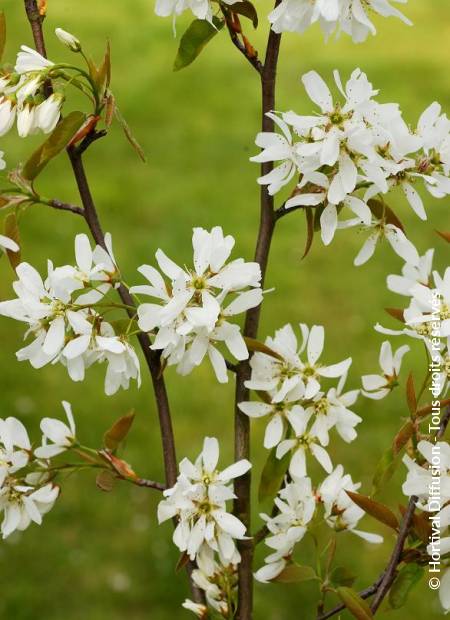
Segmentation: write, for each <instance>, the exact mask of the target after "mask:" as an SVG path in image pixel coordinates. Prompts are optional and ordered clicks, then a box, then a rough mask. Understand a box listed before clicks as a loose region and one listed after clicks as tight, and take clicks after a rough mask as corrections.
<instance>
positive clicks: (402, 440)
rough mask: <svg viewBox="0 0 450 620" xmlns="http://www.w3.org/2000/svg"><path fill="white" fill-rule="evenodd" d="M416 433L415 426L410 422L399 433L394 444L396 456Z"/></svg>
mask: <svg viewBox="0 0 450 620" xmlns="http://www.w3.org/2000/svg"><path fill="white" fill-rule="evenodd" d="M413 433H414V425H413V423H412V422H411V421H410V420H408V422H406V423H405V424H404V425H403V426H402V427H401V429H400V430H399V431H398V433H397V434H396V436H395V437H394V441H393V442H392V449H393V451H394V454H398V453H399V452H400V450H401V449H402V448H403V447H404V446H405V445H406V444H407V443H408V441H409V440H410V439H411V437H412V436H413Z"/></svg>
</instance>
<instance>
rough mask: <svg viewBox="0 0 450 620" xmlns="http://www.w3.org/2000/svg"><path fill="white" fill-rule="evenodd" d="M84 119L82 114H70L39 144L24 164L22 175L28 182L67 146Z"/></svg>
mask: <svg viewBox="0 0 450 620" xmlns="http://www.w3.org/2000/svg"><path fill="white" fill-rule="evenodd" d="M85 119H86V116H85V114H83V113H82V112H71V113H70V114H68V115H67V116H66V117H65V118H63V119H62V120H61V122H60V123H58V125H57V126H56V128H55V129H54V130H53V132H52V133H51V135H50V137H48V138H47V140H46V141H45V142H44V143H43V144H41V146H40V147H39V148H38V149H37V150H36V151H35V152H34V153H33V155H32V156H31V157H30V159H29V160H28V161H27V163H26V164H25V166H24V168H23V170H22V174H23V176H24V177H25V178H27V179H29V180H30V181H32V180H34V179H35V178H36V177H37V176H38V175H39V174H40V173H41V172H42V170H43V169H44V168H45V166H46V165H47V164H48V162H49V161H50V160H52V159H53V158H54V157H56V156H57V155H58V154H59V153H60V152H61V151H62V150H63V149H65V147H66V146H67V145H68V144H69V142H70V141H71V139H72V138H73V136H74V135H75V134H76V133H77V131H78V130H79V129H80V127H81V126H82V124H83V123H84V121H85Z"/></svg>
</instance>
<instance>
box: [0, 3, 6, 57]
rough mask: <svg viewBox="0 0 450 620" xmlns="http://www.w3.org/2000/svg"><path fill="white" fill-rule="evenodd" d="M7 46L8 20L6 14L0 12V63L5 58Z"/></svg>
mask: <svg viewBox="0 0 450 620" xmlns="http://www.w3.org/2000/svg"><path fill="white" fill-rule="evenodd" d="M5 45H6V19H5V13H4V12H3V11H0V62H1V60H2V58H3V52H4V51H5Z"/></svg>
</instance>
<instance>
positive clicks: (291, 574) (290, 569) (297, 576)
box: [273, 564, 318, 583]
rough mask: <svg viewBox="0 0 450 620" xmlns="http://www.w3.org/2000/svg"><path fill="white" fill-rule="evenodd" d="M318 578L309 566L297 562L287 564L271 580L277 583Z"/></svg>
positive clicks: (298, 581)
mask: <svg viewBox="0 0 450 620" xmlns="http://www.w3.org/2000/svg"><path fill="white" fill-rule="evenodd" d="M312 579H318V577H317V575H316V573H315V571H314V569H312V568H311V566H300V565H299V564H288V565H287V566H286V568H285V569H284V570H283V571H282V572H281V573H280V574H279V575H278V576H277V577H275V579H274V580H273V581H278V582H279V583H300V582H302V581H311V580H312Z"/></svg>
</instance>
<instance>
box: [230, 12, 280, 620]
mask: <svg viewBox="0 0 450 620" xmlns="http://www.w3.org/2000/svg"><path fill="white" fill-rule="evenodd" d="M279 1H280V0H276V3H275V6H277V5H278V4H279ZM280 41H281V35H280V34H277V33H275V32H274V31H273V30H271V31H270V34H269V38H268V41H267V48H266V56H265V59H264V66H263V68H262V71H261V88H262V131H273V129H274V123H273V121H272V119H271V118H269V117H268V116H266V113H267V112H269V111H270V110H273V109H274V107H275V80H276V68H277V63H278V54H279V49H280ZM272 168H273V163H271V162H266V163H263V164H262V166H261V174H262V175H264V174H267V173H268V172H270V170H272ZM273 204H274V199H273V196H270V194H269V192H268V191H267V188H266V187H264V186H262V188H261V194H260V223H259V231H258V238H257V242H256V251H255V260H256V262H258V264H259V265H260V267H261V285H262V286H263V284H264V278H265V273H266V268H267V261H268V257H269V250H270V244H271V241H272V235H273V231H274V227H275V221H276V219H275V214H274V208H273ZM260 312H261V307H260V306H258V307H256V308H252V309H250V310H249V311H248V312H247V314H246V317H245V326H244V336H247V337H250V338H256V336H257V334H258V326H259V318H260ZM249 376H250V365H249V363H248V361H244V362H241V363H240V364H239V365H238V368H237V373H236V394H235V431H234V432H235V434H234V437H235V458H236V460H240V459H248V458H249V457H250V419H249V417H248V416H246V415H245V414H244V413H242V412H241V411H240V409H239V407H238V403H240V402H242V401H245V400H248V390H247V389H246V387H245V385H244V384H245V381H246V380H247V379H248V378H249ZM234 489H235V493H236V496H237V499H236V501H235V506H234V513H235V515H236V516H237V517H238V518H239V519H240V520H241V521H242V522H243V523H244V525H245V526H246V527H247V530H249V528H250V521H251V501H250V499H251V497H250V496H251V474H250V472H248V473H247V474H245V475H244V476H241V477H240V478H237V479H236V482H235V485H234ZM253 550H254V549H253V542H252V541H247V540H244V541H240V543H239V551H240V553H241V562H240V564H239V569H238V578H239V592H238V608H237V613H236V618H237V620H251V618H252V608H253Z"/></svg>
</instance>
